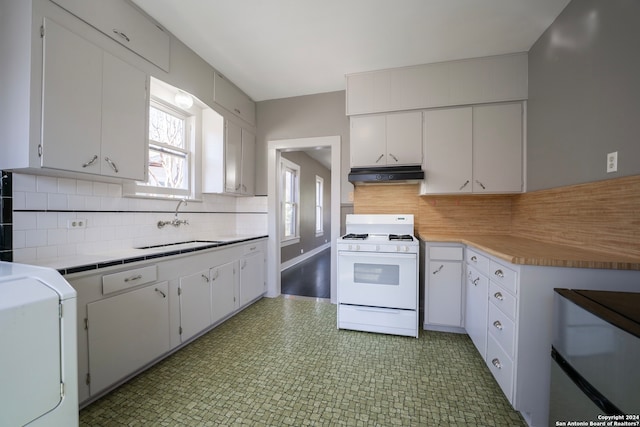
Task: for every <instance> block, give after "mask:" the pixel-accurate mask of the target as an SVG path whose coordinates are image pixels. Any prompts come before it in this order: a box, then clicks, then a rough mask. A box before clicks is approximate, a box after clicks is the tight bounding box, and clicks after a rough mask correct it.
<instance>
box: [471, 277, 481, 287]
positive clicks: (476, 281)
mask: <svg viewBox="0 0 640 427" xmlns="http://www.w3.org/2000/svg"><path fill="white" fill-rule="evenodd" d="M479 281H480V278H479V277H476V278H475V279H473V280H472V281H471V283H473V286H478V282H479Z"/></svg>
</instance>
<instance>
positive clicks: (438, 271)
mask: <svg viewBox="0 0 640 427" xmlns="http://www.w3.org/2000/svg"><path fill="white" fill-rule="evenodd" d="M443 267H444V264H442V265H440V267H438V269H437V270H435V271H434V272H433V274H438V273H440V271H441V270H442V268H443Z"/></svg>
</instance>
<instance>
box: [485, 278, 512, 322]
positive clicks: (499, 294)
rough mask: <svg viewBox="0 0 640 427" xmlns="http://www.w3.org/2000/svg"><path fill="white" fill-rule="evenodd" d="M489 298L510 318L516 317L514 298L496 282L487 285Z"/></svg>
mask: <svg viewBox="0 0 640 427" xmlns="http://www.w3.org/2000/svg"><path fill="white" fill-rule="evenodd" d="M489 300H490V301H491V302H492V303H493V304H495V306H496V307H499V308H500V310H502V312H503V313H504V314H506V315H507V316H508V317H509V318H511V319H512V320H515V318H516V298H515V297H514V296H513V295H511V294H510V293H509V292H506V291H505V290H504V289H503V288H502V287H500V286H498V285H497V284H496V283H494V282H491V283H490V285H489Z"/></svg>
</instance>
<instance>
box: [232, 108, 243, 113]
mask: <svg viewBox="0 0 640 427" xmlns="http://www.w3.org/2000/svg"><path fill="white" fill-rule="evenodd" d="M233 111H235V112H236V114H242V113H241V112H240V110H238V109H237V108H234V109H233Z"/></svg>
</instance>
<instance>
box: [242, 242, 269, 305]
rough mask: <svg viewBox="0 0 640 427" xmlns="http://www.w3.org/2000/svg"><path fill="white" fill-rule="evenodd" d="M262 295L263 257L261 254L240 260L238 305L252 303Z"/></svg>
mask: <svg viewBox="0 0 640 427" xmlns="http://www.w3.org/2000/svg"><path fill="white" fill-rule="evenodd" d="M263 293H264V257H263V255H262V252H257V253H254V254H252V255H248V256H246V257H244V258H242V259H241V260H240V305H241V306H243V305H245V304H247V303H248V302H249V301H253V300H254V299H256V298H258V297H259V296H260V295H262V294H263Z"/></svg>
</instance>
